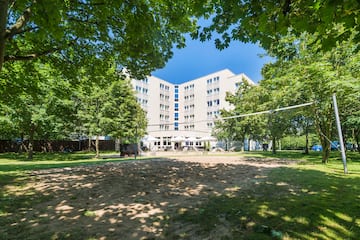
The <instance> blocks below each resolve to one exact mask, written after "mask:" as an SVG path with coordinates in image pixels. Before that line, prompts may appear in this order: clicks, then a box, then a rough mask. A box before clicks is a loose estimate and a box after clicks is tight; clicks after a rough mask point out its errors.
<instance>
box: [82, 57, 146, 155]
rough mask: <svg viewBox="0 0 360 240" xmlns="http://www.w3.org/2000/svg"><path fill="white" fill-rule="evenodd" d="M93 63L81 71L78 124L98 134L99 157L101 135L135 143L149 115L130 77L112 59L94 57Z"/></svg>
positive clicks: (91, 133) (85, 130)
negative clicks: (142, 107) (118, 69)
mask: <svg viewBox="0 0 360 240" xmlns="http://www.w3.org/2000/svg"><path fill="white" fill-rule="evenodd" d="M92 61H93V64H91V65H89V66H84V67H83V68H82V69H81V70H80V71H79V76H80V78H81V80H80V84H79V86H78V91H77V92H76V94H75V96H76V99H77V100H76V102H78V125H82V126H83V127H84V128H83V130H82V131H83V132H84V133H86V135H87V136H88V137H89V138H91V137H92V136H95V137H96V144H95V149H96V157H99V154H100V153H99V144H98V143H99V136H101V135H108V136H112V137H114V138H118V139H121V140H122V141H123V142H125V141H130V142H135V138H136V137H138V136H139V137H141V136H143V135H144V133H145V129H146V126H147V124H146V118H145V114H144V112H143V110H142V109H141V107H140V105H139V104H138V103H137V102H136V98H135V95H134V92H133V89H132V87H131V83H130V81H129V79H128V78H127V77H126V76H125V75H124V74H121V73H119V72H118V71H117V69H116V65H115V64H113V61H112V60H106V59H99V58H96V57H95V58H93V59H92Z"/></svg>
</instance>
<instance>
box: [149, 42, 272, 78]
mask: <svg viewBox="0 0 360 240" xmlns="http://www.w3.org/2000/svg"><path fill="white" fill-rule="evenodd" d="M186 45H187V46H186V47H185V48H183V49H174V56H173V58H172V59H170V60H169V62H168V63H167V65H166V66H165V67H164V68H163V69H160V70H157V71H155V72H153V73H152V75H153V76H155V77H158V78H161V79H163V80H166V81H168V82H171V83H175V84H179V83H183V82H186V81H189V80H193V79H196V78H198V77H201V76H204V75H207V74H210V73H213V72H216V71H219V70H222V69H225V68H228V69H229V70H231V71H232V72H234V73H235V74H239V73H245V74H246V75H247V76H248V77H250V79H252V80H253V81H254V82H259V81H260V80H261V79H262V77H261V68H262V67H263V65H264V64H265V63H268V62H270V61H271V58H269V57H260V56H259V55H260V54H264V53H265V51H264V50H263V49H262V48H261V47H259V46H258V45H256V44H244V43H242V42H238V41H236V42H235V41H234V42H231V44H230V46H229V47H228V48H227V49H224V50H222V51H220V50H218V49H216V48H215V43H214V41H208V42H200V41H199V40H191V39H190V38H187V44H186Z"/></svg>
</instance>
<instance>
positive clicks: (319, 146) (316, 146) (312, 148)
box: [311, 144, 323, 152]
mask: <svg viewBox="0 0 360 240" xmlns="http://www.w3.org/2000/svg"><path fill="white" fill-rule="evenodd" d="M322 149H323V148H322V146H321V145H318V144H317V145H314V146H312V147H311V150H313V151H316V152H321V151H322Z"/></svg>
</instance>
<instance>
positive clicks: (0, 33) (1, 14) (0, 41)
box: [0, 0, 9, 71]
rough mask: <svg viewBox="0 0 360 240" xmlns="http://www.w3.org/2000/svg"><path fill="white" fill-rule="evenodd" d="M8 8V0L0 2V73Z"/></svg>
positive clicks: (0, 0)
mask: <svg viewBox="0 0 360 240" xmlns="http://www.w3.org/2000/svg"><path fill="white" fill-rule="evenodd" d="M8 7H9V1H8V0H0V71H1V69H2V66H3V63H4V54H5V42H6V38H5V34H6V23H7V11H8Z"/></svg>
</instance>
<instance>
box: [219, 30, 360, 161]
mask: <svg viewBox="0 0 360 240" xmlns="http://www.w3.org/2000/svg"><path fill="white" fill-rule="evenodd" d="M359 47H360V45H359V44H358V42H356V41H353V40H352V39H349V40H346V41H343V42H339V43H337V45H336V47H334V48H332V49H331V50H329V51H327V52H321V51H319V48H320V46H319V44H318V42H316V37H315V36H314V35H310V34H307V33H304V34H302V35H301V36H300V37H295V36H294V35H292V34H289V35H288V36H286V37H283V38H282V39H281V40H280V41H278V42H277V45H276V46H273V47H272V48H271V49H270V50H269V51H268V54H269V55H270V56H273V57H276V60H275V61H274V62H271V63H269V64H266V65H265V66H264V67H263V69H262V75H263V80H262V81H260V82H259V84H258V85H251V84H249V83H248V82H246V80H244V82H243V84H242V85H241V86H240V87H239V89H238V91H237V92H236V93H235V94H228V95H227V98H226V100H227V101H228V102H230V103H232V104H233V105H234V106H235V109H233V110H230V111H226V110H223V111H222V112H221V114H222V116H223V117H228V116H235V115H241V114H247V113H255V112H262V111H267V110H275V109H278V108H282V107H287V106H296V105H302V104H305V103H309V104H310V105H307V106H304V107H301V108H296V109H292V110H286V111H270V112H269V113H267V114H261V115H255V116H248V117H243V118H229V119H227V120H222V121H218V122H217V123H216V126H215V130H214V134H215V135H216V136H217V137H218V138H219V139H228V140H238V141H242V142H243V140H244V139H245V138H247V139H249V138H250V139H253V140H259V141H272V143H273V144H272V145H273V148H272V149H273V152H274V153H275V152H276V149H277V148H278V146H277V143H278V141H279V140H280V139H282V138H284V137H285V136H294V135H295V136H305V144H304V146H303V147H304V149H305V152H306V153H308V151H309V147H310V146H309V136H310V134H316V136H317V141H318V144H321V145H322V148H323V153H322V154H323V162H324V163H326V162H327V160H328V158H329V154H330V149H331V146H330V144H331V141H334V140H338V134H337V133H338V132H337V129H336V124H335V114H334V107H333V99H332V96H333V94H336V98H337V103H338V106H339V112H340V120H341V127H342V132H343V137H344V139H345V142H352V143H355V144H356V145H357V146H358V151H359V152H360V148H359V143H360V71H359V69H360V54H359V52H358V50H357V49H358V48H359Z"/></svg>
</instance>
